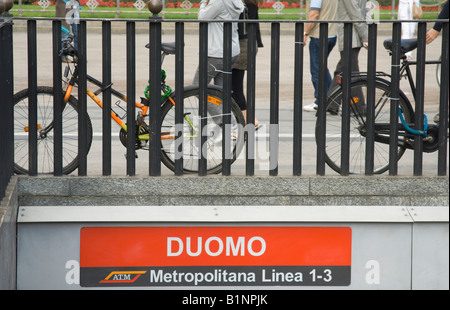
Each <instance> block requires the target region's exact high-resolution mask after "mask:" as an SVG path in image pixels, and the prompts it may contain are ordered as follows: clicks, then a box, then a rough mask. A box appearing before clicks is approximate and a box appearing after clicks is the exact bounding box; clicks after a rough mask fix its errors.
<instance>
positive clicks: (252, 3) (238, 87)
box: [232, 0, 264, 129]
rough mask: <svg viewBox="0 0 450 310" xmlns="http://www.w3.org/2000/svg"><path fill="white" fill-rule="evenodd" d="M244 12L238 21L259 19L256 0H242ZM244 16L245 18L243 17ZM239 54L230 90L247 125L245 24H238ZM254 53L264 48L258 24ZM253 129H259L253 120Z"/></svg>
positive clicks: (257, 123) (246, 41)
mask: <svg viewBox="0 0 450 310" xmlns="http://www.w3.org/2000/svg"><path fill="white" fill-rule="evenodd" d="M244 4H245V8H246V9H245V10H244V12H242V13H241V15H240V17H239V19H246V18H247V19H259V16H258V0H244ZM244 15H246V16H244ZM238 34H239V46H240V54H239V60H238V61H237V62H236V63H235V64H234V65H233V71H232V72H233V75H232V84H233V86H232V89H233V99H234V100H235V101H236V103H237V104H238V106H239V108H241V111H242V115H244V120H245V122H246V123H247V100H246V98H245V95H244V76H245V71H246V70H247V43H248V38H247V25H246V24H245V23H239V24H238ZM256 44H257V46H256V53H258V48H260V47H264V45H263V43H262V39H261V31H260V27H259V24H257V26H256ZM255 127H256V128H257V129H258V128H259V121H258V119H256V118H255Z"/></svg>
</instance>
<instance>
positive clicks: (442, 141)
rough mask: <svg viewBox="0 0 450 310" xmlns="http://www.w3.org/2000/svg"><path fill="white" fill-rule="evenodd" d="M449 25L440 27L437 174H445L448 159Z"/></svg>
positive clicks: (445, 24)
mask: <svg viewBox="0 0 450 310" xmlns="http://www.w3.org/2000/svg"><path fill="white" fill-rule="evenodd" d="M448 36H449V25H448V22H447V23H444V24H443V27H442V52H441V90H440V97H439V149H438V175H439V176H445V175H447V172H448V171H447V159H448V157H447V156H448V142H447V136H448V133H447V132H448V113H449V112H448V109H449V106H448V102H449V98H448V96H449V94H448V90H449V71H448V67H449V46H448Z"/></svg>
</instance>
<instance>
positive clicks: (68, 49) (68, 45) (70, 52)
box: [59, 34, 78, 57]
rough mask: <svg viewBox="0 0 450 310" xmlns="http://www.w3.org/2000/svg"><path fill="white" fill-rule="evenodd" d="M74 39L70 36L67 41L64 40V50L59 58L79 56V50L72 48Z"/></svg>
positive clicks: (62, 49)
mask: <svg viewBox="0 0 450 310" xmlns="http://www.w3.org/2000/svg"><path fill="white" fill-rule="evenodd" d="M73 39H74V38H73V35H72V34H69V35H68V36H67V38H66V39H64V40H62V48H61V51H60V52H59V56H61V55H66V56H72V57H73V56H78V52H77V50H76V49H75V47H73V46H72V42H73Z"/></svg>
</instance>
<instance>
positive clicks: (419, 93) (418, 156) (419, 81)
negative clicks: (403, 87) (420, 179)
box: [413, 22, 427, 176]
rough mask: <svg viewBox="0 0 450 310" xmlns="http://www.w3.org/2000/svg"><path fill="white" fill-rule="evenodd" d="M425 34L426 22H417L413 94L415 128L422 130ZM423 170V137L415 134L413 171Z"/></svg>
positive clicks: (415, 173)
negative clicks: (414, 86)
mask: <svg viewBox="0 0 450 310" xmlns="http://www.w3.org/2000/svg"><path fill="white" fill-rule="evenodd" d="M426 34H427V24H426V23H424V22H421V23H419V27H418V30H417V38H418V46H417V71H416V95H415V101H416V106H415V112H416V113H415V120H414V123H415V124H416V130H423V128H424V123H423V119H424V117H423V112H424V98H425V61H426ZM422 170H423V139H422V137H421V136H417V138H416V139H414V168H413V173H414V175H416V176H421V175H422Z"/></svg>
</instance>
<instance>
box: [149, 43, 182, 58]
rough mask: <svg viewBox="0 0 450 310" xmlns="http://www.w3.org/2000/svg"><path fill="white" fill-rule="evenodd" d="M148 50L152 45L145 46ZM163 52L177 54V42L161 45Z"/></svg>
mask: <svg viewBox="0 0 450 310" xmlns="http://www.w3.org/2000/svg"><path fill="white" fill-rule="evenodd" d="M145 47H146V48H149V47H150V43H147V44H146V45H145ZM161 50H162V51H163V52H164V53H166V54H169V55H170V54H175V42H169V43H161Z"/></svg>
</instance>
